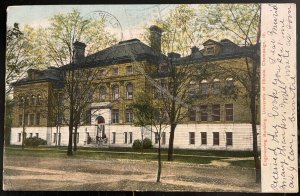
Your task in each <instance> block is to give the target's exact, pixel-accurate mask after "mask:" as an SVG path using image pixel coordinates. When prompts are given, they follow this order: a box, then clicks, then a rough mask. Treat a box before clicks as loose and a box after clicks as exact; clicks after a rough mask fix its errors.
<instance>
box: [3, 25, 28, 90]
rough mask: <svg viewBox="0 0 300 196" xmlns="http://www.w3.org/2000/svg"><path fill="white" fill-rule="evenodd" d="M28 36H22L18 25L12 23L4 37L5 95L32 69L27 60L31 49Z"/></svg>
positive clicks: (22, 33)
mask: <svg viewBox="0 0 300 196" xmlns="http://www.w3.org/2000/svg"><path fill="white" fill-rule="evenodd" d="M27 38H28V34H24V32H22V31H21V30H20V29H19V24H18V23H14V27H8V30H7V35H6V42H7V43H6V59H5V60H6V62H5V65H6V69H5V72H6V73H5V83H6V89H5V95H6V96H8V95H9V94H10V93H11V91H12V85H11V84H12V83H13V82H14V81H17V80H18V79H21V78H22V77H24V74H25V73H26V71H27V70H28V69H30V68H32V67H33V63H32V60H31V59H30V58H29V55H28V53H29V51H30V50H31V49H32V45H31V44H30V41H29V40H28V39H27Z"/></svg>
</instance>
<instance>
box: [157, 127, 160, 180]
mask: <svg viewBox="0 0 300 196" xmlns="http://www.w3.org/2000/svg"><path fill="white" fill-rule="evenodd" d="M160 134H161V133H159V134H158V149H157V150H158V168H157V179H156V182H160V175H161V151H160V138H161V137H160Z"/></svg>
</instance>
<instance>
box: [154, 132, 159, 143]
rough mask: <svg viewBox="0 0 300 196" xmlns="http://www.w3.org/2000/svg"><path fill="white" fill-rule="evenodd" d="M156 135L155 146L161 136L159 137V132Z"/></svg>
mask: <svg viewBox="0 0 300 196" xmlns="http://www.w3.org/2000/svg"><path fill="white" fill-rule="evenodd" d="M154 134H155V141H154V143H155V144H158V140H159V138H158V136H159V135H158V133H157V132H155V133H154Z"/></svg>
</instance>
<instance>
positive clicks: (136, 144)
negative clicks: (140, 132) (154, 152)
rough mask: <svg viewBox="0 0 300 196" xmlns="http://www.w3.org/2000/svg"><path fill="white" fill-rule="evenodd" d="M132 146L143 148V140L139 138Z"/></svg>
mask: <svg viewBox="0 0 300 196" xmlns="http://www.w3.org/2000/svg"><path fill="white" fill-rule="evenodd" d="M132 148H133V149H141V148H142V141H141V140H139V139H137V140H134V141H133V144H132Z"/></svg>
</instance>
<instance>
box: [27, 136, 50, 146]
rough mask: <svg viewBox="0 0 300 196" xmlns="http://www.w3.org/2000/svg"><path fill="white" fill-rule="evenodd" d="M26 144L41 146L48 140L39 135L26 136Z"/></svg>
mask: <svg viewBox="0 0 300 196" xmlns="http://www.w3.org/2000/svg"><path fill="white" fill-rule="evenodd" d="M24 144H25V146H39V145H46V144H47V141H46V140H43V139H42V138H38V137H32V138H26V139H25V140H24Z"/></svg>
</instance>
